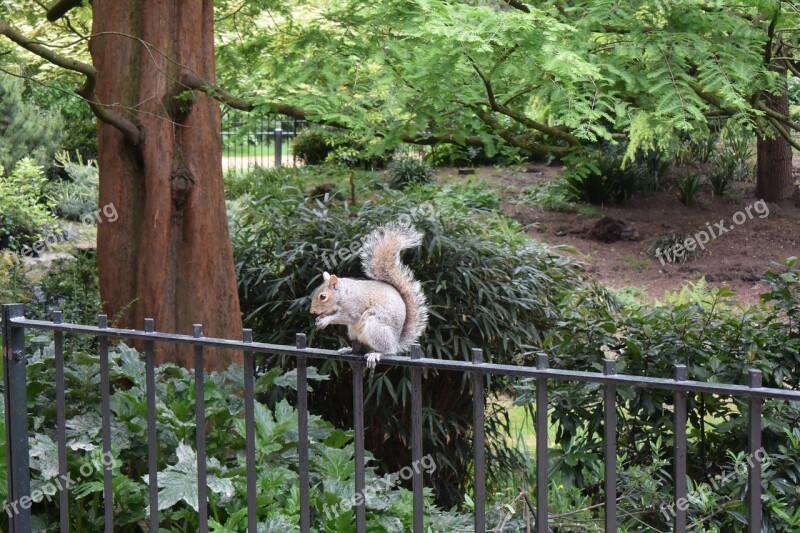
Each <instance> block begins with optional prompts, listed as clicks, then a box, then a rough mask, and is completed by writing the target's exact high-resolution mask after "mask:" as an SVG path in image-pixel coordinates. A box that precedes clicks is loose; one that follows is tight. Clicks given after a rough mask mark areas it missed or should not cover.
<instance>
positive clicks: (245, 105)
mask: <svg viewBox="0 0 800 533" xmlns="http://www.w3.org/2000/svg"><path fill="white" fill-rule="evenodd" d="M180 83H181V84H182V85H183V86H184V87H186V88H187V89H192V90H195V91H200V92H203V93H206V94H207V95H209V96H211V97H212V98H215V99H217V100H219V101H220V102H222V103H223V104H225V105H227V106H228V107H232V108H233V109H239V110H241V111H248V112H249V111H253V110H254V109H256V108H259V109H262V110H264V111H266V112H267V113H270V114H278V115H286V116H289V117H292V118H299V119H302V120H309V113H308V112H307V111H306V110H305V109H303V108H301V107H297V106H293V105H288V104H280V103H275V102H267V103H259V104H255V103H253V102H251V101H249V100H245V99H244V98H240V97H238V96H234V95H232V94H231V93H229V92H228V91H226V90H225V89H223V88H221V87H219V86H217V85H215V84H213V83H209V82H207V81H206V80H204V79H202V78H201V77H200V76H198V75H197V74H195V73H194V72H191V71H188V70H184V72H183V74H182V75H181V79H180ZM314 122H317V123H318V124H323V125H325V126H332V127H334V128H341V129H347V125H345V124H342V123H341V122H337V121H335V120H324V119H315V120H314Z"/></svg>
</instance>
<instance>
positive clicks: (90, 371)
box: [0, 335, 469, 533]
mask: <svg viewBox="0 0 800 533" xmlns="http://www.w3.org/2000/svg"><path fill="white" fill-rule="evenodd" d="M28 346H29V349H30V350H31V355H30V356H29V358H28V393H29V398H28V405H29V415H30V417H31V420H32V422H33V426H32V428H31V429H32V432H31V438H30V443H31V468H32V476H33V479H32V485H33V486H34V487H37V486H41V485H42V484H44V483H53V482H54V481H55V479H56V477H57V475H58V463H57V453H56V444H55V440H56V434H55V425H56V422H55V408H54V403H53V400H54V398H55V397H56V392H55V376H54V372H55V370H54V360H55V357H54V348H53V344H52V342H51V341H50V338H49V336H44V335H42V336H37V337H34V338H31V339H29V340H28ZM96 353H97V352H96V351H82V350H75V351H71V352H70V353H68V354H67V356H66V370H65V376H66V385H67V389H66V400H67V401H66V408H67V413H66V414H67V428H68V430H67V445H68V447H69V453H68V470H69V472H70V479H71V480H73V481H74V482H75V484H74V486H71V487H70V491H69V508H70V527H71V530H72V531H87V532H88V531H102V530H103V526H104V522H103V503H102V489H103V469H102V464H103V457H102V455H101V453H102V448H101V442H102V441H101V436H100V434H101V415H100V386H99V383H100V364H99V363H100V362H99V357H98V356H97V355H96ZM143 359H144V358H143V356H142V355H141V354H139V353H137V352H136V351H135V350H133V349H131V348H129V347H127V346H125V345H124V344H120V345H118V346H115V347H113V348H112V350H111V354H110V361H109V363H110V365H109V366H110V375H111V383H112V385H111V412H112V420H111V424H112V431H111V434H112V437H111V439H112V452H113V459H114V463H115V464H114V466H113V477H114V488H113V491H114V531H119V532H122V533H133V532H138V531H141V527H142V526H141V524H142V521H144V520H145V519H146V513H147V494H148V492H147V491H148V486H147V484H146V482H145V481H144V480H143V478H144V477H146V475H147V472H148V461H147V425H146V424H145V419H144V413H145V412H146V409H147V406H146V395H145V372H144V360H143ZM315 370H316V369H314V368H309V380H310V384H311V386H312V387H316V385H317V383H319V382H320V381H321V380H324V379H326V376H321V375H319V374H318V373H317V372H316V371H315ZM156 382H157V387H156V398H157V399H156V401H157V403H158V406H159V407H158V419H157V432H158V440H157V443H158V448H159V449H158V470H159V472H158V485H159V489H160V490H159V493H160V497H159V504H160V515H161V516H160V523H161V527H162V528H164V530H165V531H199V526H198V513H197V502H196V498H197V458H196V451H195V449H194V443H195V431H196V424H195V421H194V403H195V402H194V394H195V387H194V373H193V372H192V371H188V370H185V369H182V368H177V367H175V366H173V365H164V366H161V367H159V368H157V369H156ZM295 383H296V381H295V380H294V378H293V375H291V374H289V375H286V374H283V372H281V371H280V370H271V371H269V372H266V373H264V374H262V375H261V376H259V378H258V380H257V382H256V386H255V390H256V393H257V394H259V395H263V394H265V393H267V392H269V391H274V390H275V389H281V390H283V391H284V394H285V395H287V396H293V394H294V392H293V390H292V387H293V386H294V384H295ZM242 389H243V370H242V367H241V366H237V365H234V366H231V367H230V368H229V369H228V370H227V371H226V372H224V373H212V374H210V375H208V376H207V377H206V383H205V398H206V400H205V402H206V403H205V406H206V417H207V418H206V424H207V426H206V427H207V428H208V431H207V435H206V447H207V454H208V458H209V460H208V473H209V478H208V495H209V500H208V506H209V513H208V514H209V517H210V521H211V523H210V525H211V527H212V529H213V530H214V531H220V532H223V531H224V532H234V531H237V532H238V531H244V530H245V528H246V527H247V522H246V520H247V514H246V512H247V511H246V494H247V489H246V478H245V464H244V462H245V461H244V447H245V443H244V419H243V402H242V400H241V394H242ZM0 405H2V402H0ZM3 426H4V423H3V422H2V421H0V430H2V428H3ZM255 428H256V461H257V464H258V468H257V481H256V487H257V489H256V490H257V498H258V502H259V503H258V506H257V511H258V521H259V531H268V532H274V533H284V532H286V531H291V530H292V529H293V528H294V527H296V524H297V523H298V522H299V513H300V511H299V496H298V472H297V470H298V461H297V448H298V442H297V434H298V433H297V432H298V428H297V412H296V411H295V409H294V407H292V406H291V405H290V404H289V403H288V402H287V401H285V400H283V401H280V402H278V403H277V404H276V405H275V406H274V407H273V408H269V407H266V406H265V405H264V404H263V403H261V402H258V401H256V403H255ZM1 434H2V431H0V435H1ZM309 435H310V436H311V443H310V446H309V466H310V475H311V483H312V490H311V516H312V527H314V528H315V530H317V531H349V528H351V527H352V526H351V524H352V522H353V514H354V511H353V506H352V505H350V504H349V503H348V502H349V500H350V497H351V496H352V494H353V493H352V487H353V484H354V474H355V471H354V454H353V443H352V438H353V437H352V434H351V433H348V432H345V431H341V430H338V429H334V428H333V427H332V426H331V424H329V423H328V422H325V421H323V420H321V419H320V418H319V417H315V416H312V417H310V418H309ZM5 462H6V455H5V453H3V454H2V457H0V472H2V471H3V470H4V469H5V468H6V465H5ZM107 462H110V461H107ZM408 464H410V463H408ZM426 464H430V463H429V462H426ZM89 466H91V469H90V468H89ZM366 484H367V485H366V486H367V487H376V488H378V487H379V488H380V489H386V490H379V491H378V492H377V494H376V495H375V496H374V497H369V496H368V497H367V499H366V508H367V524H368V526H367V527H368V528H369V530H370V531H375V532H384V533H394V532H395V531H408V530H409V529H410V528H411V516H412V501H411V494H410V493H409V492H408V491H406V490H402V489H398V488H387V487H386V485H385V484H383V483H380V484H379V483H378V481H377V476H376V475H375V473H374V469H373V468H372V467H371V466H370V465H368V466H367V475H366ZM5 488H6V487H5V483H3V484H2V485H0V498H3V499H5V494H4V493H5ZM427 499H428V500H429V499H430V498H427ZM57 501H58V499H57V498H56V499H55V501H48V500H43V501H42V502H40V503H34V505H33V507H32V513H33V516H34V520H35V521H36V522H35V523H38V524H41V526H40V527H41V530H43V531H56V530H57V524H58V509H57ZM426 514H427V516H426V520H427V521H428V523H429V524H430V526H431V527H433V528H435V529H436V530H438V531H455V530H459V529H461V528H464V527H466V526H467V525H468V523H469V517H466V516H462V515H458V514H456V513H445V512H442V511H440V510H438V509H436V508H434V507H432V506H431V505H430V504H428V505H427V506H426ZM7 520H8V518H7V515H6V513H2V516H0V528H2V530H3V531H7V530H8V524H7Z"/></svg>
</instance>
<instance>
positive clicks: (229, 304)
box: [90, 0, 242, 369]
mask: <svg viewBox="0 0 800 533" xmlns="http://www.w3.org/2000/svg"><path fill="white" fill-rule="evenodd" d="M213 40H214V32H213V2H212V0H173V1H170V2H155V1H150V0H95V1H94V2H93V37H92V40H91V43H90V51H91V54H92V60H93V64H94V66H95V68H96V69H97V86H96V92H97V95H98V97H99V100H100V101H101V102H104V103H107V104H108V103H113V109H114V111H116V112H117V113H120V114H122V115H124V116H125V117H127V118H128V119H129V120H131V121H132V122H133V123H134V124H136V125H137V126H138V128H139V130H140V132H141V140H140V141H139V142H138V144H136V145H133V144H132V143H131V142H130V138H128V139H126V137H125V136H123V134H122V133H121V132H120V131H119V130H118V129H117V128H115V127H113V126H111V125H109V124H107V123H103V122H101V121H98V152H99V155H98V163H99V169H100V206H109V205H113V207H114V209H116V212H117V213H118V216H117V217H116V221H113V222H112V221H110V220H105V219H103V220H102V221H101V223H100V224H99V226H98V234H97V241H98V242H97V247H98V266H99V271H100V294H101V297H102V299H103V301H104V311H105V312H106V313H107V314H108V315H109V318H110V319H111V320H113V321H115V322H116V324H117V325H119V326H120V327H136V328H137V329H141V328H142V325H143V320H144V318H146V317H152V318H153V319H154V321H155V327H156V330H157V331H166V332H175V333H183V334H191V332H192V324H203V325H204V328H205V329H204V334H205V335H206V336H215V337H224V338H241V334H242V329H241V328H242V322H241V315H240V310H239V299H238V294H237V286H236V275H235V270H234V266H233V251H232V245H231V240H230V235H229V231H228V223H227V215H226V211H225V199H224V192H223V183H222V165H221V152H220V134H219V131H220V113H219V106H218V104H217V102H216V101H215V100H214V99H213V98H211V97H209V96H208V95H206V94H204V93H201V92H197V91H196V92H194V93H188V94H190V95H191V97H192V98H190V99H185V98H184V97H185V96H186V92H185V87H184V86H183V85H182V84H181V83H180V79H181V77H182V76H183V75H184V74H185V73H187V72H191V73H194V74H196V75H198V76H200V77H202V78H204V79H207V80H209V81H211V82H213V81H214V80H215V64H214V42H213ZM178 96H181V98H177V97H178ZM101 218H102V217H101ZM192 353H193V352H192V348H191V347H190V346H176V345H166V344H164V345H160V344H159V345H157V353H156V362H157V363H163V362H174V363H176V364H178V365H180V366H183V367H191V366H192V365H193V357H192ZM233 361H237V362H240V361H241V354H239V353H228V352H226V351H214V352H212V351H208V353H207V357H206V367H207V368H209V369H220V368H224V367H226V366H227V365H228V364H229V363H230V362H233Z"/></svg>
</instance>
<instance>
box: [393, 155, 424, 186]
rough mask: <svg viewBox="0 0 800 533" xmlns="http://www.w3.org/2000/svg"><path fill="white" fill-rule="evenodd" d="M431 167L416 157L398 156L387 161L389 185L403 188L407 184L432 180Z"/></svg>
mask: <svg viewBox="0 0 800 533" xmlns="http://www.w3.org/2000/svg"><path fill="white" fill-rule="evenodd" d="M433 178H434V174H433V169H432V168H431V167H430V166H428V164H427V163H425V162H424V161H422V160H421V159H417V158H416V157H409V156H404V157H399V158H397V159H395V160H394V161H392V162H391V163H389V185H390V186H391V187H392V188H393V189H404V188H405V187H406V186H407V185H409V184H412V183H416V184H420V183H431V182H433Z"/></svg>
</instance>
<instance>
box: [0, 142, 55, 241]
mask: <svg viewBox="0 0 800 533" xmlns="http://www.w3.org/2000/svg"><path fill="white" fill-rule="evenodd" d="M0 142H2V141H0ZM44 185H45V178H44V175H43V174H42V169H41V167H39V166H37V165H35V164H34V163H33V162H32V161H31V160H30V159H28V158H23V159H20V160H19V161H18V162H17V163H16V165H15V166H14V170H13V172H11V174H10V175H9V176H7V177H5V176H2V175H0V250H3V249H6V248H9V249H11V250H22V249H23V247H25V246H29V245H31V244H33V243H34V242H35V241H37V240H38V239H40V238H41V237H42V235H43V234H45V233H47V232H48V231H49V230H54V229H55V221H54V219H53V217H52V216H51V214H50V211H49V210H48V209H47V207H46V206H45V205H42V204H41V203H40V202H41V200H42V192H43V188H44Z"/></svg>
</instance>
